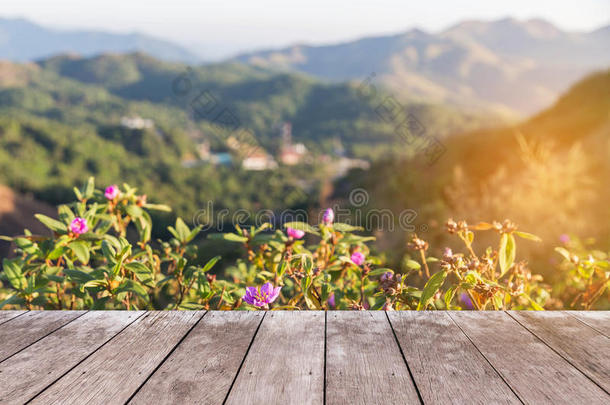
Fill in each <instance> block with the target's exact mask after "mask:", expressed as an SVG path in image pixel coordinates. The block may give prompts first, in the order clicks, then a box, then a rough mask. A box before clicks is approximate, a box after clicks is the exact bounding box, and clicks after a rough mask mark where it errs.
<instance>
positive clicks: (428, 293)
mask: <svg viewBox="0 0 610 405" xmlns="http://www.w3.org/2000/svg"><path fill="white" fill-rule="evenodd" d="M445 277H447V272H445V271H443V270H441V271H439V272H437V273H434V274H433V275H432V276H431V277H430V280H428V282H427V283H426V285H425V286H424V289H423V291H422V294H421V297H420V298H419V303H418V304H417V310H418V311H421V310H424V309H426V307H427V306H428V304H429V303H430V301H431V300H432V298H433V297H434V294H436V293H437V292H438V290H439V289H440V288H441V286H442V285H443V282H444V281H445Z"/></svg>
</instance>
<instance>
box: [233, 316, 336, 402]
mask: <svg viewBox="0 0 610 405" xmlns="http://www.w3.org/2000/svg"><path fill="white" fill-rule="evenodd" d="M323 399H324V312H322V311H310V312H296V311H271V312H268V313H267V314H266V315H265V318H264V320H263V322H262V324H261V326H260V328H259V331H258V333H257V335H256V338H255V339H254V342H253V344H252V346H251V348H250V351H249V352H248V354H247V357H246V359H245V361H244V364H243V366H242V368H241V370H240V371H239V374H238V375H237V379H236V380H235V383H234V385H233V388H232V389H231V392H230V393H229V396H228V398H227V403H228V404H239V405H243V404H321V403H322V402H323Z"/></svg>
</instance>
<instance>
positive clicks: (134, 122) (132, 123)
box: [121, 116, 155, 129]
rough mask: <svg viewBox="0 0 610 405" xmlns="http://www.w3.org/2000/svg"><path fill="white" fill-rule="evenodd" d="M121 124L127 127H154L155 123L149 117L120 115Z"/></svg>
mask: <svg viewBox="0 0 610 405" xmlns="http://www.w3.org/2000/svg"><path fill="white" fill-rule="evenodd" d="M121 125H122V126H124V127H125V128H129V129H151V128H154V126H155V123H154V122H153V120H151V119H148V118H142V117H140V116H135V117H122V118H121Z"/></svg>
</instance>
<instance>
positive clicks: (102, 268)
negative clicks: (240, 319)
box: [0, 179, 219, 309]
mask: <svg viewBox="0 0 610 405" xmlns="http://www.w3.org/2000/svg"><path fill="white" fill-rule="evenodd" d="M136 191H137V190H136V189H134V188H131V187H129V186H128V185H124V188H123V191H121V190H119V188H118V187H117V186H114V185H113V186H109V187H107V188H106V190H105V191H104V192H103V193H102V191H99V190H96V189H95V186H94V180H93V179H89V181H88V183H87V184H86V185H85V186H84V187H83V188H82V189H75V194H76V197H77V201H75V202H73V203H71V204H67V205H61V206H59V209H58V214H59V215H58V219H53V218H49V217H47V216H44V215H41V214H38V215H36V218H37V219H38V220H39V221H40V222H42V223H43V224H44V225H45V226H46V227H47V228H49V230H50V231H51V232H52V236H40V235H32V234H31V233H30V232H29V231H26V232H25V234H24V235H22V236H18V237H15V238H3V239H7V240H10V241H12V242H14V244H15V245H16V247H17V249H16V253H17V257H16V258H14V259H4V261H3V269H4V271H3V273H2V274H3V275H4V278H5V279H6V280H7V281H8V284H9V285H10V287H11V290H9V292H8V294H7V293H5V291H6V290H4V291H2V290H0V297H2V296H3V295H4V297H3V298H4V300H3V302H2V303H1V304H0V305H1V306H9V305H10V306H14V307H25V308H27V309H35V308H46V309H80V308H92V309H104V308H108V309H119V308H121V309H123V308H124V309H139V308H189V307H193V306H194V307H197V306H198V305H199V306H205V305H207V304H208V303H209V301H210V300H211V299H212V298H213V297H215V296H217V295H218V294H219V293H218V292H217V290H218V288H219V287H215V286H212V284H211V283H210V282H209V281H208V280H209V278H208V277H206V273H207V272H208V271H209V270H210V269H211V268H212V266H213V265H214V264H215V263H216V261H217V260H218V258H214V259H212V260H211V261H210V262H208V263H207V264H206V265H205V266H203V267H198V266H192V265H189V264H190V263H191V261H192V260H193V259H194V258H196V248H195V247H194V246H193V245H191V244H190V242H191V241H193V239H194V238H195V237H196V236H197V233H198V232H199V230H200V229H199V228H198V227H196V228H194V229H190V228H189V227H188V226H187V225H186V224H185V223H184V221H182V220H181V219H180V218H178V219H177V220H176V224H175V226H174V227H169V232H170V233H171V234H172V236H173V237H172V238H171V239H170V240H168V241H158V242H157V243H156V244H155V245H153V244H152V243H151V229H152V220H151V217H150V215H149V213H148V211H152V210H157V211H169V207H166V206H163V205H155V204H150V203H147V202H146V196H145V195H138V194H136ZM128 229H133V230H134V231H135V233H136V235H134V236H130V237H129V238H128V233H129V232H128ZM130 240H131V241H130ZM187 303H191V304H193V303H194V304H198V305H191V306H189V305H188V304H187Z"/></svg>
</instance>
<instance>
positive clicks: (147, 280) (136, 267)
mask: <svg viewBox="0 0 610 405" xmlns="http://www.w3.org/2000/svg"><path fill="white" fill-rule="evenodd" d="M125 268H126V269H127V270H129V271H131V272H132V273H134V274H135V275H136V277H137V279H138V280H140V281H141V282H142V283H144V284H146V285H149V284H151V283H152V282H153V272H152V270H151V269H149V268H148V267H146V266H145V265H144V264H142V263H140V262H131V263H127V264H126V265H125Z"/></svg>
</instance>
